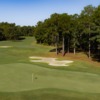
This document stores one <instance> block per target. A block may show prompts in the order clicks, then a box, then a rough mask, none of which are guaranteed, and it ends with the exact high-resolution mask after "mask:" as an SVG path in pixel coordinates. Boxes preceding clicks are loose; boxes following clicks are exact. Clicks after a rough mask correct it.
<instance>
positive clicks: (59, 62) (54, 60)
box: [29, 56, 73, 66]
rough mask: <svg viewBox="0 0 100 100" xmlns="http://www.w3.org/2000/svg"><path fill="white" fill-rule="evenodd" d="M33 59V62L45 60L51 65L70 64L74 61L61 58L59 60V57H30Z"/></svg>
mask: <svg viewBox="0 0 100 100" xmlns="http://www.w3.org/2000/svg"><path fill="white" fill-rule="evenodd" d="M29 58H30V59H31V60H30V61H31V62H44V63H48V64H49V65H51V66H69V64H70V63H72V62H73V61H69V60H61V61H58V60H57V58H46V57H36V56H33V57H29Z"/></svg>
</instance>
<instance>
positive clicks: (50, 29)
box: [0, 5, 100, 59]
mask: <svg viewBox="0 0 100 100" xmlns="http://www.w3.org/2000/svg"><path fill="white" fill-rule="evenodd" d="M22 36H35V38H36V41H37V43H39V44H46V45H54V46H56V49H55V51H56V54H59V53H60V52H61V53H62V55H63V56H64V55H65V54H66V53H69V52H73V53H74V54H76V52H79V51H83V52H85V53H86V54H87V55H88V57H89V58H90V57H93V56H96V57H98V58H99V59H100V5H99V6H97V7H94V6H92V5H88V6H86V7H84V9H83V10H82V11H81V13H80V14H73V15H69V14H67V13H62V14H58V13H54V14H52V15H51V16H50V18H48V19H45V20H44V21H39V22H38V23H37V25H36V26H18V25H16V24H15V23H8V22H0V41H2V40H19V39H20V38H21V37H22Z"/></svg>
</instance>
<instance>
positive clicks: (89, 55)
mask: <svg viewBox="0 0 100 100" xmlns="http://www.w3.org/2000/svg"><path fill="white" fill-rule="evenodd" d="M88 57H89V58H90V57H91V43H90V26H89V54H88Z"/></svg>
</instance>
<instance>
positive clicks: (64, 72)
mask: <svg viewBox="0 0 100 100" xmlns="http://www.w3.org/2000/svg"><path fill="white" fill-rule="evenodd" d="M54 48H55V47H53V46H45V45H40V44H37V43H36V40H35V38H34V37H25V39H23V40H19V41H1V42H0V100H99V98H100V63H99V62H94V61H92V60H89V59H88V57H87V56H86V55H85V54H84V53H81V54H80V53H79V54H78V53H77V54H76V55H75V56H74V55H73V56H72V55H71V54H66V56H64V57H63V56H61V55H60V54H59V55H58V56H57V55H56V53H55V52H50V50H52V49H54ZM80 55H81V57H80ZM32 57H33V58H32ZM34 57H36V58H34ZM37 57H40V58H41V57H42V58H43V57H44V58H45V59H44V60H43V62H42V61H40V58H37ZM75 57H76V58H75ZM79 57H80V59H79ZM46 58H47V59H48V58H49V60H50V58H56V61H59V62H63V61H72V62H70V63H68V64H65V65H64V66H63V65H62V64H61V66H60V63H59V66H57V65H56V66H55V65H50V64H49V63H48V62H45V61H46ZM31 60H32V61H31ZM38 60H39V62H38Z"/></svg>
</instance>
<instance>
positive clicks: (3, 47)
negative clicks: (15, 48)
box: [0, 46, 12, 48]
mask: <svg viewBox="0 0 100 100" xmlns="http://www.w3.org/2000/svg"><path fill="white" fill-rule="evenodd" d="M10 47H12V46H0V48H10Z"/></svg>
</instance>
